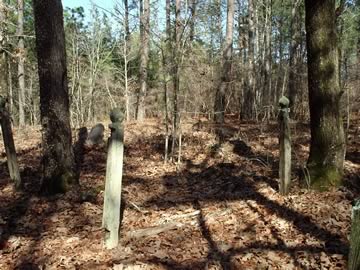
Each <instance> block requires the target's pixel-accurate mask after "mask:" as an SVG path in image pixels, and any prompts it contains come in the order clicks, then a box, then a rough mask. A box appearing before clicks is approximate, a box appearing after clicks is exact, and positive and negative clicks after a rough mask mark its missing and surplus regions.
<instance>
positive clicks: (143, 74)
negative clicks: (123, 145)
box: [136, 0, 150, 121]
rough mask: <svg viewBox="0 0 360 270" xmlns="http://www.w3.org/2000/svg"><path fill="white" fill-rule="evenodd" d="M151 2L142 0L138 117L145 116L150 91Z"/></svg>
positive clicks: (140, 118) (141, 118)
mask: <svg viewBox="0 0 360 270" xmlns="http://www.w3.org/2000/svg"><path fill="white" fill-rule="evenodd" d="M149 24H150V4H149V0H144V6H142V1H140V36H141V47H140V78H139V79H140V90H139V93H138V97H137V109H136V119H137V120H140V121H141V120H143V119H144V118H145V97H146V94H147V91H148V83H147V80H148V62H149V30H150V29H149V27H150V25H149Z"/></svg>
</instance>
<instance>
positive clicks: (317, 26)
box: [305, 0, 345, 190]
mask: <svg viewBox="0 0 360 270" xmlns="http://www.w3.org/2000/svg"><path fill="white" fill-rule="evenodd" d="M305 9H306V33H307V36H306V41H307V53H308V85H309V105H310V126H311V145H310V155H309V159H308V163H307V166H308V169H309V174H310V181H311V185H312V187H313V188H315V189H320V190H324V189H327V188H329V187H330V186H337V185H339V184H341V180H342V175H343V163H344V156H345V139H344V129H343V122H342V117H341V111H340V99H341V95H342V93H341V91H340V85H339V72H338V68H339V66H338V64H339V62H338V46H337V36H336V26H335V18H336V16H335V0H321V1H311V0H306V1H305Z"/></svg>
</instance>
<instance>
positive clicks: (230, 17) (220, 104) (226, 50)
mask: <svg viewBox="0 0 360 270" xmlns="http://www.w3.org/2000/svg"><path fill="white" fill-rule="evenodd" d="M234 11H235V8H234V0H228V1H227V17H226V37H225V42H224V44H223V63H222V73H221V79H220V84H219V87H218V89H217V91H216V96H215V105H214V121H215V122H216V123H218V124H222V123H224V115H225V94H226V90H227V89H228V88H229V84H230V81H231V57H232V43H233V30H234V28H233V24H234Z"/></svg>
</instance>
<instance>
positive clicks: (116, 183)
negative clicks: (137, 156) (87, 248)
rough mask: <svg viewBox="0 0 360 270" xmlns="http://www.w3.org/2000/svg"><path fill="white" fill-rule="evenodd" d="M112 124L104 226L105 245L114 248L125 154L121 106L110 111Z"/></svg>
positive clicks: (116, 240) (117, 230) (118, 226)
mask: <svg viewBox="0 0 360 270" xmlns="http://www.w3.org/2000/svg"><path fill="white" fill-rule="evenodd" d="M110 120H111V122H112V124H110V125H109V128H110V130H111V135H110V138H109V141H108V155H107V162H106V183H105V195H104V212H103V222H102V225H103V228H104V229H105V246H106V248H108V249H110V248H114V247H116V246H117V245H118V242H119V228H120V207H121V205H120V203H121V183H122V169H123V155H124V127H123V120H124V115H123V113H122V111H121V109H120V108H115V109H113V110H112V111H111V113H110Z"/></svg>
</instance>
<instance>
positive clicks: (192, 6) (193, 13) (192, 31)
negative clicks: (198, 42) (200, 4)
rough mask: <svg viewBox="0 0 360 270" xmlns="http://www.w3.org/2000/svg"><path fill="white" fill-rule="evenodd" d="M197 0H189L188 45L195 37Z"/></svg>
mask: <svg viewBox="0 0 360 270" xmlns="http://www.w3.org/2000/svg"><path fill="white" fill-rule="evenodd" d="M197 1H198V0H190V7H189V8H190V13H191V18H190V34H189V41H190V45H191V43H192V42H193V41H194V37H195V19H196V4H197Z"/></svg>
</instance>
